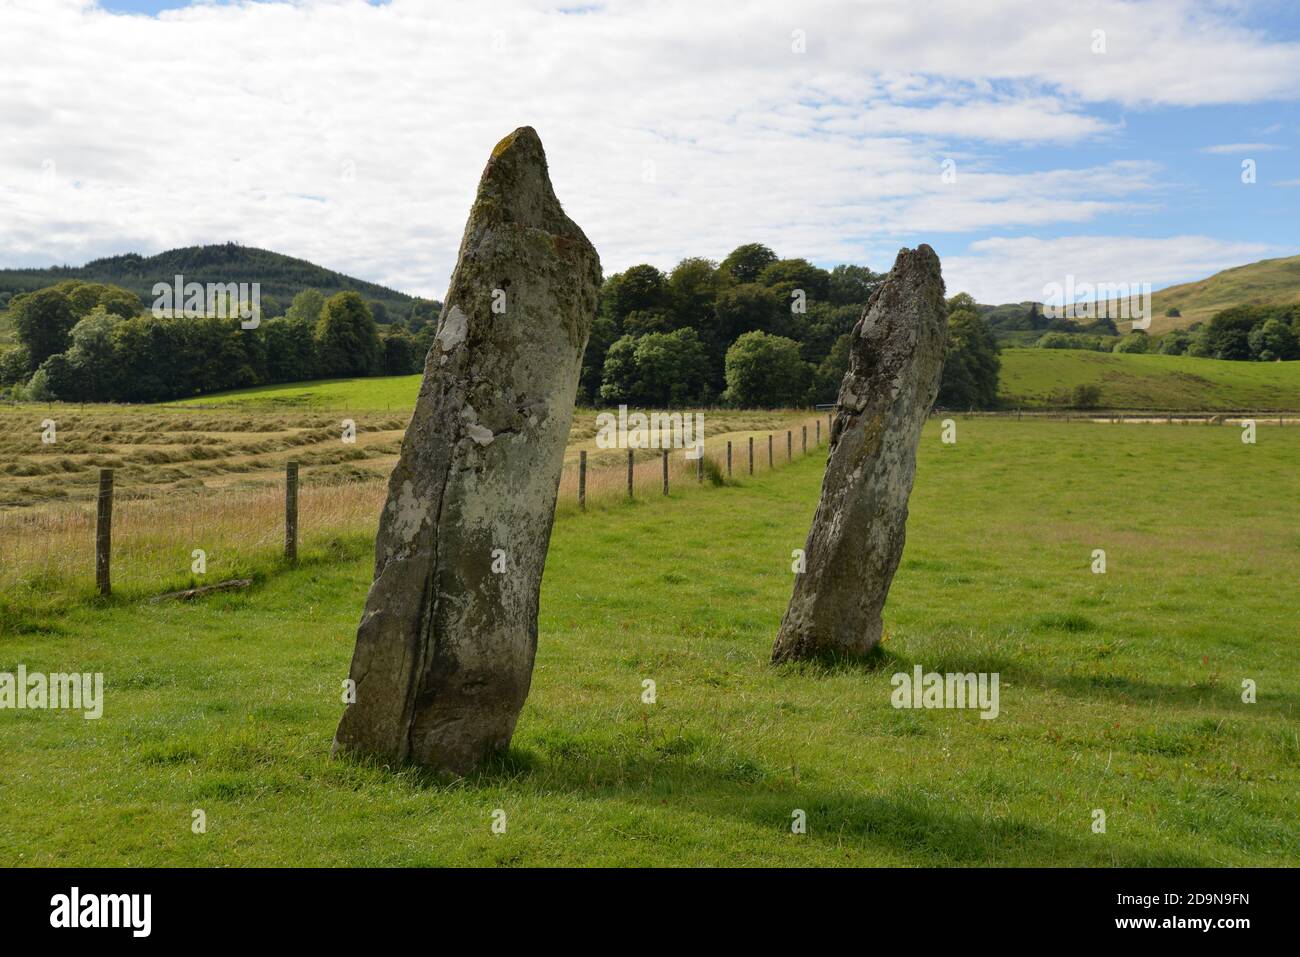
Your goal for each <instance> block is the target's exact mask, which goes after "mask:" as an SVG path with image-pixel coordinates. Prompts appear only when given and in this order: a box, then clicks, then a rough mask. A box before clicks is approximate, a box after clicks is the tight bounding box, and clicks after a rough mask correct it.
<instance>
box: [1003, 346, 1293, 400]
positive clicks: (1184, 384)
mask: <svg viewBox="0 0 1300 957" xmlns="http://www.w3.org/2000/svg"><path fill="white" fill-rule="evenodd" d="M1079 385H1096V386H1099V387H1100V388H1101V407H1102V408H1105V409H1141V410H1151V411H1170V412H1201V411H1217V410H1243V409H1257V410H1287V411H1295V410H1300V362H1230V361H1228V360H1226V359H1197V358H1194V357H1192V356H1161V355H1134V354H1125V353H1112V352H1088V351H1086V350H1083V349H1015V348H1008V349H1003V350H1002V374H1001V378H1000V382H999V386H998V397H999V399H1000V400H1001V402H1002V403H1003V405H1004V406H1006V407H1008V408H1013V409H1014V408H1025V409H1033V408H1049V407H1053V406H1059V405H1061V402H1059V401H1058V400H1056V399H1054V396H1057V395H1059V394H1061V393H1064V394H1066V395H1067V396H1068V394H1069V393H1070V392H1071V391H1072V390H1073V389H1074V388H1075V386H1079Z"/></svg>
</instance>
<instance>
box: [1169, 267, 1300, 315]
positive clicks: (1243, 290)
mask: <svg viewBox="0 0 1300 957" xmlns="http://www.w3.org/2000/svg"><path fill="white" fill-rule="evenodd" d="M1151 302H1152V307H1153V311H1154V312H1155V317H1154V319H1153V321H1152V323H1151V330H1150V331H1151V332H1153V333H1159V332H1167V331H1168V330H1170V329H1178V328H1182V327H1184V326H1189V325H1191V324H1192V323H1194V322H1208V321H1209V320H1210V318H1211V317H1213V315H1214V314H1215V313H1216V312H1219V311H1220V310H1222V309H1227V308H1228V307H1229V306H1246V305H1249V306H1275V305H1276V306H1285V305H1291V304H1293V303H1297V302H1300V256H1291V257H1289V258H1286V259H1262V260H1260V261H1259V262H1257V263H1250V264H1248V265H1245V266H1236V267H1234V268H1232V269H1225V270H1223V272H1217V273H1215V274H1214V275H1213V276H1210V277H1209V278H1207V279H1201V280H1198V281H1197V282H1188V283H1183V284H1182V285H1179V286H1170V287H1169V288H1168V289H1161V290H1160V291H1159V292H1157V293H1154V294H1153V295H1152V297H1151ZM1171 308H1174V309H1177V310H1178V311H1179V312H1180V313H1181V315H1180V316H1177V317H1168V316H1166V315H1165V313H1166V312H1168V311H1169V310H1170V309H1171Z"/></svg>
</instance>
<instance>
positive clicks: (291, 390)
mask: <svg viewBox="0 0 1300 957" xmlns="http://www.w3.org/2000/svg"><path fill="white" fill-rule="evenodd" d="M1082 384H1095V385H1098V386H1100V387H1101V391H1102V399H1101V403H1102V406H1103V407H1105V408H1109V409H1146V410H1151V409H1156V410H1168V411H1173V412H1177V411H1206V410H1218V409H1233V410H1239V409H1270V410H1272V409H1287V410H1300V362H1280V363H1278V362H1227V361H1224V360H1219V359H1196V358H1192V357H1190V356H1159V355H1129V354H1114V353H1101V352H1086V351H1083V350H1078V349H1025V348H1006V349H1003V351H1002V377H1001V387H1000V396H1001V399H1002V401H1003V403H1004V404H1005V405H1006V406H1008V407H1010V408H1026V409H1032V408H1045V407H1053V406H1059V405H1060V402H1059V401H1057V400H1056V398H1055V397H1056V396H1058V395H1060V394H1061V393H1065V394H1068V393H1069V392H1070V390H1072V389H1073V388H1074V387H1075V386H1077V385H1082ZM419 389H420V376H418V375H415V376H391V377H381V378H373V379H333V380H328V381H322V382H299V383H289V384H285V385H276V386H259V387H257V388H252V389H241V390H239V391H236V392H223V393H219V394H216V395H207V396H200V397H199V398H196V399H189V400H186V401H184V402H181V403H173V404H179V405H182V406H213V407H217V406H222V407H224V406H244V407H248V408H262V409H286V410H288V409H294V410H316V411H324V410H338V409H349V410H358V409H371V410H376V411H389V410H392V411H396V410H400V409H409V408H411V407H412V406H413V405H414V404H415V396H416V393H417V392H419Z"/></svg>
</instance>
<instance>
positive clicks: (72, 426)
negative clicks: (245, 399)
mask: <svg viewBox="0 0 1300 957" xmlns="http://www.w3.org/2000/svg"><path fill="white" fill-rule="evenodd" d="M706 416H707V417H706V430H707V432H708V433H709V435H708V438H707V439H706V441H705V457H706V459H708V460H709V461H711V462H712V463H715V464H716V468H708V467H706V468H705V470H704V472H705V478H704V480H705V481H706V482H707V481H712V480H713V479H712V478H710V476H711V475H712V476H714V477H717V478H719V479H720V480H725V477H726V473H727V468H726V447H727V442H728V441H730V442H731V443H732V448H733V476H734V477H735V478H737V479H739V478H741V477H743V476H744V475H746V474H747V473H748V468H749V465H748V440H749V438H750V437H753V439H754V468H755V471H756V472H764V471H767V470H768V468H769V465H768V445H767V443H768V437H769V436H772V440H773V441H772V452H773V461H774V463H775V465H776V466H777V467H779V466H780V465H782V464H783V463H784V462H786V460H787V452H786V434H787V432H789V433H790V435H791V438H792V442H791V447H792V449H793V454H794V457H796V458H797V457H800V456H801V455H802V436H801V427H803V426H805V425H806V426H807V430H808V449H809V451H810V452H811V451H813V450H814V449H815V447H816V438H817V435H818V431H817V430H818V428H819V427H820V429H821V438H822V441H823V442H825V440H826V426H825V419H824V417H823V416H816V415H813V416H810V415H809V414H808V413H807V412H806V411H781V412H718V413H712V412H710V413H706ZM46 418H52V419H54V420H55V422H56V427H57V430H58V432H57V442H56V443H54V444H50V445H45V444H42V443H41V441H40V434H41V420H43V419H46ZM341 418H342V417H341V416H340V415H337V414H335V415H320V414H284V413H260V414H258V413H238V414H231V413H225V412H216V413H211V414H206V415H201V414H195V413H193V412H188V411H187V412H185V413H183V414H170V415H169V414H158V413H154V412H141V413H138V414H137V413H130V412H101V411H90V412H79V411H77V412H74V411H72V410H71V409H68V410H64V411H58V410H56V411H54V412H52V413H51V412H47V413H34V414H27V415H18V414H12V415H6V416H3V417H2V418H0V425H3V427H4V428H3V430H2V431H0V455H2V456H3V461H4V462H5V464H4V465H3V466H0V593H6V594H8V595H9V596H10V597H12V598H15V599H16V600H18V601H19V602H22V601H24V600H33V601H35V600H37V599H39V598H41V597H43V596H44V597H48V596H56V595H65V594H88V593H89V592H90V591H91V589H92V588H93V584H94V537H95V515H94V498H95V494H96V482H97V475H98V470H99V469H100V468H101V467H107V468H113V469H115V475H114V484H115V496H114V514H113V566H112V570H113V585H114V590H115V591H117V592H119V593H123V594H127V595H131V594H152V593H157V592H161V591H166V590H168V589H171V588H178V587H184V586H187V585H189V584H191V583H200V582H209V583H210V582H214V581H218V580H221V579H222V578H228V577H234V576H236V575H243V574H246V573H247V572H248V571H249V569H250V568H255V567H258V566H259V565H260V564H264V563H266V562H267V561H272V560H274V559H275V557H276V556H277V555H279V554H280V553H281V551H282V549H283V534H284V532H283V528H284V491H283V482H284V477H283V476H284V466H285V464H286V463H287V462H288V461H290V460H293V461H297V462H299V463H300V467H301V482H302V488H301V491H300V494H299V528H300V538H301V548H302V550H303V551H304V552H306V551H311V550H312V549H321V548H327V547H329V546H331V544H333V543H336V542H338V541H340V540H341V539H345V538H349V537H363V536H364V537H372V536H373V535H374V532H375V527H376V523H377V521H378V516H379V511H380V508H381V507H382V505H383V501H384V493H385V485H384V483H385V480H386V478H387V475H388V473H389V471H390V470H391V468H392V466H393V463H394V462H395V461H396V458H397V455H398V453H399V451H400V445H401V438H402V435H403V431H404V429H405V424H406V420H405V416H402V417H400V418H399V417H395V416H393V415H385V416H374V415H373V414H370V415H369V416H363V415H362V414H360V413H358V414H356V416H355V419H356V428H357V439H356V442H355V443H354V444H345V443H343V442H342V441H341V440H340V429H339V425H340V422H341ZM595 436H596V425H595V413H594V412H590V411H585V410H580V411H579V413H578V414H576V415H575V416H574V424H573V428H572V430H571V432H570V442H569V447H568V451H567V453H566V464H565V467H564V471H563V474H562V477H561V482H560V490H559V505H560V508H561V509H562V510H566V511H567V510H573V509H576V508H577V501H578V460H579V453H580V451H582V450H587V451H588V474H587V502H588V505H589V506H591V507H597V506H599V505H601V504H604V503H612V502H617V501H620V500H622V499H624V498H625V497H626V495H627V453H626V451H625V450H621V449H603V450H602V449H598V448H597V447H596V441H595ZM634 455H635V467H634V494H635V495H636V496H637V497H638V498H642V497H645V498H648V497H651V496H659V495H661V494H662V484H663V470H662V458H661V457H662V452H661V451H659V450H658V449H645V450H637V451H636V452H635V453H634ZM668 458H669V484H670V487H671V488H672V489H674V490H680V489H681V488H682V487H683V485H689V486H694V485H697V484H698V482H699V477H698V476H699V473H698V471H697V470H698V469H699V465H698V463H697V462H696V461H694V460H687V459H686V457H685V452H684V450H681V449H674V450H671V451H670V452H669V457H668ZM195 549H202V550H203V552H204V553H205V558H206V562H207V570H206V574H205V575H204V576H203V578H202V579H199V578H197V577H196V576H194V575H192V573H191V563H192V562H193V560H194V559H193V552H194V550H195Z"/></svg>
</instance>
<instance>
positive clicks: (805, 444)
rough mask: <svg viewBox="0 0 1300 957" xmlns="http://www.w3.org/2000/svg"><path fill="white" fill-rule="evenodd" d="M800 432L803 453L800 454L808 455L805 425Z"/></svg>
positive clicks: (806, 427) (806, 428)
mask: <svg viewBox="0 0 1300 957" xmlns="http://www.w3.org/2000/svg"><path fill="white" fill-rule="evenodd" d="M802 431H803V452H801V453H800V454H801V455H807V454H808V426H806V425H805V426H803V428H802Z"/></svg>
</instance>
